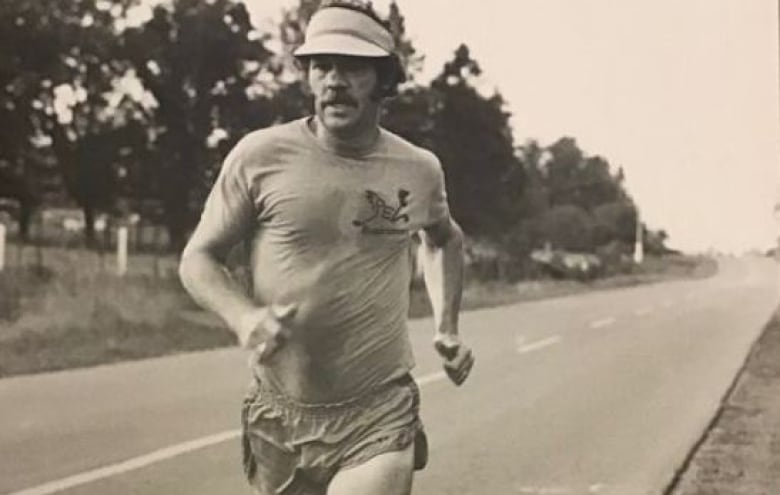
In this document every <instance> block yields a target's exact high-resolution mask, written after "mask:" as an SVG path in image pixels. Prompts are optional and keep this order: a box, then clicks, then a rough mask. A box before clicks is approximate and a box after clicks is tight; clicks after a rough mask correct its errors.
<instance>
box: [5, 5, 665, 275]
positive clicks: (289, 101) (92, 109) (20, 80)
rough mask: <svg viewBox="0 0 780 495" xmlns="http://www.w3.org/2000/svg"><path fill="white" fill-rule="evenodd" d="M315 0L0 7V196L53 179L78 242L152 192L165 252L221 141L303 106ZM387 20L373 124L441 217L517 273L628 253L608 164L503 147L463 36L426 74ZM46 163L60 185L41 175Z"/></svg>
mask: <svg viewBox="0 0 780 495" xmlns="http://www.w3.org/2000/svg"><path fill="white" fill-rule="evenodd" d="M322 1H323V0H299V1H298V3H297V5H295V6H294V7H293V8H289V9H286V10H285V11H283V15H282V21H281V23H280V24H279V26H277V29H276V30H275V31H274V32H270V33H263V32H259V31H258V30H257V29H256V28H255V27H254V26H253V25H252V23H251V20H250V18H249V14H248V12H247V10H246V7H245V6H244V4H243V3H242V2H241V1H240V0H169V1H167V2H164V3H159V4H155V5H156V6H155V7H154V9H153V11H152V15H151V18H149V19H148V20H146V21H144V22H142V23H140V24H137V25H133V24H132V23H128V19H127V18H126V14H127V12H128V9H130V8H131V7H133V6H135V5H137V4H139V2H140V0H113V1H108V0H70V1H68V2H49V1H46V0H5V1H4V2H2V4H0V118H2V119H3V122H4V126H3V128H2V130H0V197H14V198H16V199H18V200H19V201H20V202H21V203H23V204H24V205H26V212H27V213H26V217H27V218H29V212H30V210H31V208H32V205H34V204H35V203H36V201H41V200H43V199H44V195H43V192H44V191H45V190H46V188H47V187H53V188H54V189H55V190H56V192H58V193H59V192H64V193H66V194H67V196H68V197H69V198H70V199H71V200H72V201H73V202H74V203H75V204H77V205H78V206H79V207H81V208H82V209H83V210H84V212H85V217H86V220H87V222H86V224H87V234H88V236H91V235H92V219H93V218H94V216H95V213H96V212H98V211H101V210H102V211H107V212H116V211H118V203H128V200H129V203H130V204H131V206H130V208H140V206H138V205H137V204H136V205H134V202H135V203H142V202H143V201H144V200H148V199H153V200H155V201H157V202H158V203H160V204H161V205H162V207H163V213H164V214H163V215H162V217H161V218H160V221H162V222H164V224H165V225H166V226H167V228H168V231H169V234H170V237H171V239H172V241H173V245H174V247H177V246H180V245H181V244H182V242H183V241H184V239H185V237H186V234H187V232H188V230H189V229H190V227H191V226H192V225H193V223H194V220H195V218H196V217H197V214H198V212H199V210H200V207H201V204H202V200H203V197H204V195H205V192H206V191H207V190H208V187H209V185H210V183H211V181H212V179H213V178H214V176H215V174H216V172H217V170H218V167H219V164H220V163H221V160H222V158H223V157H224V155H225V153H226V152H227V150H228V149H229V148H230V147H231V146H232V145H233V144H234V143H235V142H236V141H237V140H238V139H239V138H240V137H241V136H242V135H243V134H245V133H246V132H248V131H249V130H252V129H256V128H262V127H266V126H269V125H273V124H275V123H278V122H282V121H288V120H291V119H294V118H298V117H301V116H303V115H305V114H307V113H308V112H309V111H310V101H309V97H308V96H307V94H306V90H305V82H304V81H302V80H301V77H300V76H301V74H300V72H299V70H298V67H297V66H296V64H295V62H294V60H293V57H292V52H293V50H294V49H295V47H297V46H298V45H299V44H300V43H301V42H302V41H303V33H304V32H305V28H306V25H307V23H308V21H309V19H310V18H311V15H312V14H313V13H314V12H315V11H316V9H317V8H318V7H319V6H320V5H321V2H322ZM384 22H385V24H386V25H387V27H388V29H389V30H390V31H391V33H392V34H393V36H394V38H395V41H396V45H397V46H398V49H399V55H400V60H401V62H402V64H403V66H404V68H405V71H406V73H407V75H408V76H409V80H408V82H407V83H405V84H404V85H402V87H401V88H400V89H401V90H400V93H399V95H398V96H397V97H396V98H394V99H392V100H390V101H388V102H387V105H386V106H385V110H384V114H383V116H382V122H383V125H384V126H385V127H387V128H388V129H390V130H391V131H393V132H396V133H398V134H399V135H401V136H403V137H405V138H407V139H409V140H410V141H412V142H414V143H416V144H418V145H420V146H423V147H426V148H428V149H430V150H432V151H434V152H435V153H436V155H437V156H438V157H439V158H440V160H441V162H442V164H443V167H444V171H445V174H446V179H447V192H448V195H449V201H450V205H451V209H452V212H453V215H454V217H455V218H456V219H457V220H458V221H459V222H460V223H461V225H462V226H463V227H464V230H465V231H466V233H467V234H468V235H469V237H470V238H471V239H472V240H476V242H483V243H485V245H489V246H490V249H489V250H486V251H485V252H487V251H496V250H498V251H501V258H502V259H511V260H515V261H518V260H519V261H518V262H519V263H520V265H522V263H525V260H528V259H529V255H530V253H531V252H532V251H533V250H535V249H539V248H543V247H545V246H551V247H553V248H555V249H565V250H572V251H583V252H590V253H593V252H600V250H604V249H606V248H605V246H606V247H610V249H611V251H612V252H623V251H625V250H626V249H629V248H628V247H627V246H630V245H631V244H632V243H633V241H634V236H635V232H636V221H637V208H636V206H635V204H634V201H633V199H632V198H631V196H630V194H629V193H628V192H627V191H626V189H625V187H624V177H623V171H622V169H620V168H617V169H615V168H614V167H613V166H612V165H611V164H610V163H609V162H608V160H607V159H606V158H605V157H602V156H598V155H592V156H591V155H588V154H587V153H586V152H585V151H584V150H582V149H581V148H580V147H579V145H578V143H577V141H576V140H575V139H574V138H573V137H562V138H560V139H558V140H557V141H555V142H553V143H551V144H549V145H546V146H545V145H542V144H540V143H539V142H537V141H535V140H533V139H529V140H527V141H525V142H524V143H523V144H522V145H520V146H516V145H515V141H514V140H515V136H514V133H513V130H512V128H511V125H510V114H509V112H507V110H506V106H507V105H506V102H505V101H504V99H503V97H502V95H501V93H500V92H498V91H497V90H493V91H486V90H485V87H484V81H483V78H482V70H481V67H480V64H479V62H478V61H477V60H476V58H475V57H474V56H473V54H472V53H471V51H470V50H469V48H468V47H467V46H466V45H460V46H458V47H456V49H455V50H454V52H453V55H452V58H451V59H450V60H448V61H447V62H446V63H445V64H444V65H443V67H442V68H441V71H440V72H439V74H438V75H437V76H436V77H435V78H434V79H433V80H432V81H431V82H430V83H424V82H422V81H420V80H419V74H420V68H421V65H422V62H423V57H422V55H421V54H420V53H419V52H418V51H417V49H416V47H415V46H414V44H413V43H412V41H411V39H410V38H409V36H408V34H407V33H406V21H405V18H404V16H403V14H402V13H401V11H400V9H399V7H398V5H397V4H396V3H395V2H391V3H390V7H389V10H388V11H387V16H386V18H385V19H384ZM271 38H275V39H276V41H278V46H279V50H278V51H277V52H276V53H272V52H271V51H270V50H269V49H268V48H267V46H270V45H269V43H268V41H269V40H270V39H271ZM52 163H53V164H56V166H55V167H51V165H50V164H52ZM52 172H55V173H56V176H57V177H58V180H57V181H53V182H52V181H50V180H48V178H47V180H43V179H42V178H43V177H44V176H45V177H48V175H46V174H51V173H52ZM52 184H53V186H52ZM136 200H138V201H136ZM23 216H25V215H23ZM645 239H646V249H647V251H648V252H658V253H661V252H663V251H664V250H665V246H664V243H665V241H666V233H665V232H664V231H658V232H654V231H650V230H647V229H645ZM615 246H617V248H616V249H612V248H613V247H615ZM521 268H522V267H521ZM498 272H501V270H498ZM519 272H520V273H524V272H525V271H524V270H523V269H521V270H519Z"/></svg>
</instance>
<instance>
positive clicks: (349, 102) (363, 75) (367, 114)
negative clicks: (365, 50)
mask: <svg viewBox="0 0 780 495" xmlns="http://www.w3.org/2000/svg"><path fill="white" fill-rule="evenodd" d="M308 78H309V87H310V88H311V91H312V94H313V95H314V110H315V113H316V114H317V116H318V117H319V119H320V121H321V122H322V124H323V125H324V126H325V127H326V128H327V129H328V130H329V131H330V132H331V133H333V134H334V135H335V136H337V137H343V138H348V137H352V136H355V135H358V134H360V133H361V132H364V131H366V130H367V129H370V128H373V126H374V125H376V116H377V114H378V113H379V99H378V98H376V96H375V94H376V86H377V84H378V82H379V81H378V78H377V73H376V69H375V68H374V64H373V63H372V62H371V60H370V59H367V58H362V57H347V56H340V55H317V56H313V57H312V58H311V60H310V61H309V74H308Z"/></svg>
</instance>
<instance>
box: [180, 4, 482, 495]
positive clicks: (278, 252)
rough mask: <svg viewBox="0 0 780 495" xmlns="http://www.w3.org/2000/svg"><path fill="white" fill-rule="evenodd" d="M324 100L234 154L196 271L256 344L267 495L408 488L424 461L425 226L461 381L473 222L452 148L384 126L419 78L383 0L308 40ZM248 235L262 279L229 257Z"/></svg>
mask: <svg viewBox="0 0 780 495" xmlns="http://www.w3.org/2000/svg"><path fill="white" fill-rule="evenodd" d="M295 56H296V57H297V59H298V60H299V62H300V64H301V67H302V69H303V72H304V74H305V80H306V82H307V83H308V87H309V88H310V90H311V93H312V96H313V100H314V115H313V116H311V117H308V118H305V119H301V120H297V121H293V122H290V123H288V124H284V125H280V126H276V127H273V128H268V129H263V130H259V131H255V132H253V133H250V134H249V135H247V136H246V137H244V138H243V139H242V140H241V141H240V142H239V143H238V144H237V145H236V146H235V148H234V149H233V150H232V151H231V152H230V153H229V154H228V156H227V158H226V159H225V162H224V164H223V166H222V169H221V171H220V174H219V177H218V178H217V181H216V183H215V184H214V187H213V189H212V190H211V193H210V195H209V197H208V199H207V201H206V204H205V207H204V211H203V214H202V217H201V220H200V222H199V224H198V226H197V228H196V229H195V232H194V233H193V235H192V237H191V239H190V241H189V243H188V244H187V247H186V248H185V250H184V253H183V255H182V260H181V266H180V275H181V279H182V281H183V283H184V286H185V287H186V288H187V290H188V291H189V292H190V294H192V296H193V297H194V298H195V299H196V300H197V301H198V302H199V303H200V304H202V305H203V306H204V307H206V308H208V309H210V310H212V311H214V312H215V313H217V314H218V315H220V316H221V317H222V318H223V319H224V320H225V321H226V323H227V324H228V325H229V327H230V328H231V329H232V330H233V331H234V332H235V333H236V334H237V336H238V339H239V341H240V343H241V344H242V345H243V346H244V347H246V348H248V349H250V350H252V351H253V352H252V357H251V364H252V369H253V375H254V378H253V382H252V386H251V388H250V392H249V394H248V396H247V398H246V400H245V403H244V408H243V415H242V416H243V428H244V461H245V469H246V473H247V476H248V478H249V481H250V483H251V484H252V486H253V487H254V489H255V491H256V493H258V494H262V495H270V494H328V495H356V494H357V495H360V494H371V495H407V494H409V493H411V486H412V474H413V470H414V469H415V468H417V469H419V468H422V466H423V465H424V463H425V459H426V457H427V446H426V441H425V435H424V433H423V430H422V424H421V422H420V418H419V391H418V389H417V386H416V384H415V382H414V380H412V378H411V376H410V374H409V373H410V370H411V369H412V367H413V366H414V360H413V356H412V351H411V345H410V341H409V337H408V334H407V312H408V307H409V285H410V280H411V276H412V273H411V272H412V263H411V259H410V257H411V242H412V241H411V238H412V235H413V234H415V233H417V232H419V233H420V237H421V239H422V241H423V242H422V247H421V261H422V266H423V272H424V278H425V282H426V286H427V289H428V293H429V296H430V299H431V302H432V306H433V312H434V324H435V337H434V347H435V349H436V350H437V351H438V352H439V354H440V355H441V357H442V359H443V361H444V369H445V371H446V372H447V375H448V376H449V378H450V380H452V382H454V383H455V384H456V385H460V384H461V383H463V381H464V380H465V379H466V377H467V376H468V374H469V372H470V370H471V367H472V365H473V362H474V358H473V357H472V353H471V351H470V349H468V347H466V346H465V345H464V344H463V343H462V342H461V341H460V339H459V338H458V311H459V305H460V299H461V292H462V272H463V256H462V243H463V239H462V233H461V231H460V228H459V227H458V226H457V224H456V223H455V222H454V221H453V220H452V218H451V217H450V214H449V209H448V206H447V201H446V194H445V187H444V175H443V172H442V168H441V165H440V163H439V161H438V160H437V158H436V157H435V156H434V155H433V154H432V153H430V152H428V151H425V150H423V149H421V148H418V147H416V146H414V145H412V144H410V143H408V142H406V141H405V140H403V139H401V138H400V137H398V136H396V135H394V134H392V133H390V132H388V131H386V130H384V129H382V128H380V126H379V115H380V110H381V105H382V101H383V99H385V98H386V97H389V96H392V95H394V94H395V92H396V90H397V85H398V84H399V83H400V82H402V81H403V73H402V69H401V67H400V64H399V62H398V58H397V56H396V55H395V54H394V42H393V38H392V36H391V34H390V32H389V31H388V30H387V28H386V27H385V26H384V25H383V24H382V22H381V21H380V20H379V19H378V17H377V16H376V14H375V13H374V12H373V10H371V9H370V7H366V6H363V5H361V4H358V3H356V2H344V1H341V2H338V1H334V2H330V3H326V4H324V5H323V7H322V8H321V9H320V10H318V11H317V12H316V13H315V14H314V16H313V17H312V19H311V22H310V23H309V26H308V28H307V30H306V39H305V43H304V44H303V45H302V46H301V47H300V48H298V49H297V51H296V52H295ZM239 242H247V243H248V245H249V246H250V265H251V266H250V269H251V272H252V282H253V290H252V294H251V295H249V296H248V295H246V294H245V293H244V292H243V291H242V290H241V289H240V287H239V285H237V284H236V283H235V282H234V281H233V280H232V279H231V277H230V275H229V274H228V273H227V271H226V270H225V259H226V257H227V254H228V251H229V250H230V249H231V248H232V247H233V246H235V245H236V244H237V243H239Z"/></svg>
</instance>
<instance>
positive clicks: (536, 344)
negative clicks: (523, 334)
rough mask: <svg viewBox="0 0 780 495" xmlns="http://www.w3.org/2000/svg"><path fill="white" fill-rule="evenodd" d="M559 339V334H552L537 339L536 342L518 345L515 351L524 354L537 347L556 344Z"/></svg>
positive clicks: (541, 347)
mask: <svg viewBox="0 0 780 495" xmlns="http://www.w3.org/2000/svg"><path fill="white" fill-rule="evenodd" d="M560 341H561V337H560V336H558V335H553V336H552V337H548V338H546V339H542V340H537V341H536V342H531V343H530V344H524V345H521V346H518V348H517V353H518V354H526V353H528V352H533V351H538V350H539V349H544V348H545V347H549V346H551V345H554V344H557V343H558V342H560Z"/></svg>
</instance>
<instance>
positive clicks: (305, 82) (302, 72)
mask: <svg viewBox="0 0 780 495" xmlns="http://www.w3.org/2000/svg"><path fill="white" fill-rule="evenodd" d="M293 60H294V64H295V68H296V69H298V75H299V76H300V81H301V89H302V90H303V94H304V95H305V96H312V92H311V86H309V59H308V58H304V59H300V58H295V59H293Z"/></svg>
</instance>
